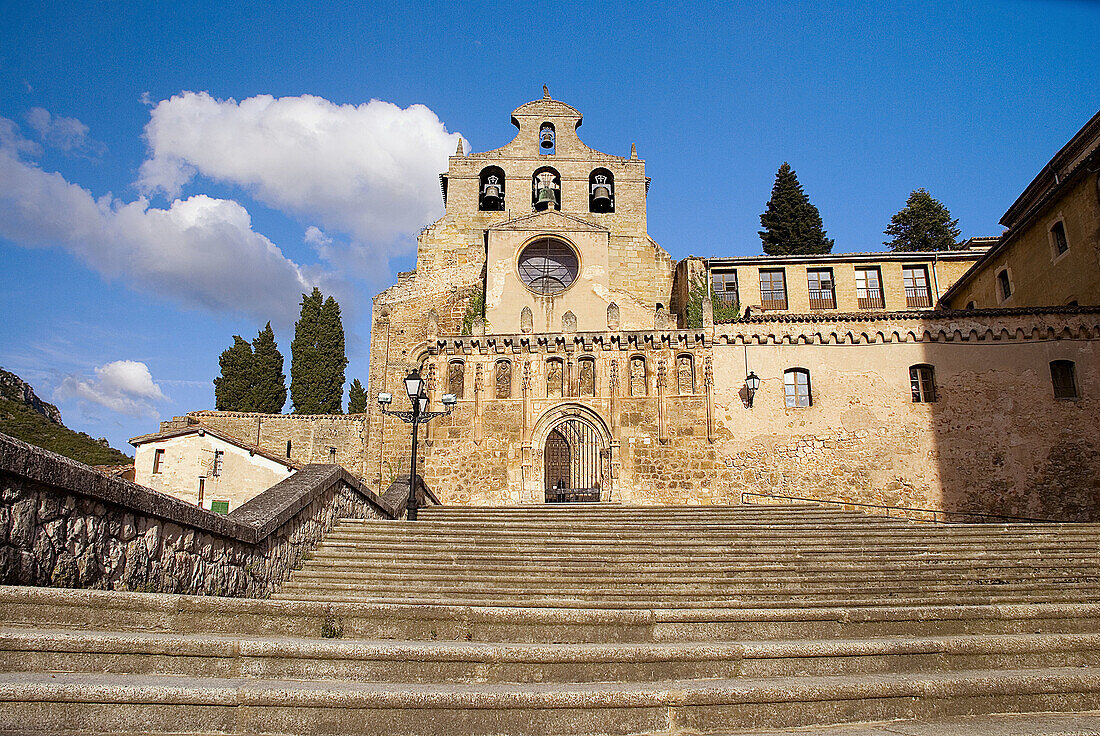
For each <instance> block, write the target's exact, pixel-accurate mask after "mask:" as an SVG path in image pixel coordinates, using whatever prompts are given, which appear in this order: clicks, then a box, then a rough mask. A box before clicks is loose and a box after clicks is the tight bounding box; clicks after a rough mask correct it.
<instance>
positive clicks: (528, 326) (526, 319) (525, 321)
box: [519, 307, 535, 335]
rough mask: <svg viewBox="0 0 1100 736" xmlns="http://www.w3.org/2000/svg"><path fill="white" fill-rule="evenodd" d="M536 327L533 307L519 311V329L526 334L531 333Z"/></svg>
mask: <svg viewBox="0 0 1100 736" xmlns="http://www.w3.org/2000/svg"><path fill="white" fill-rule="evenodd" d="M534 329H535V318H534V315H532V314H531V307H524V308H523V311H522V312H520V313H519V331H520V332H522V333H523V334H525V335H530V334H531V333H532V332H533V331H534Z"/></svg>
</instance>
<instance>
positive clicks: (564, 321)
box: [561, 312, 577, 335]
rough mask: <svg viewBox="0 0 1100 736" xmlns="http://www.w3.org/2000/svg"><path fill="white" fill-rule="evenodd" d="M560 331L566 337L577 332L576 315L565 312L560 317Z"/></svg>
mask: <svg viewBox="0 0 1100 736" xmlns="http://www.w3.org/2000/svg"><path fill="white" fill-rule="evenodd" d="M561 331H562V332H564V333H566V334H567V335H572V334H573V333H575V332H576V331H577V315H575V314H573V313H572V312H566V313H565V314H563V315H562V316H561Z"/></svg>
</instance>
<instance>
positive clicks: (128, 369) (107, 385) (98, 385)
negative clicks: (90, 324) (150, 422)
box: [53, 360, 168, 417]
mask: <svg viewBox="0 0 1100 736" xmlns="http://www.w3.org/2000/svg"><path fill="white" fill-rule="evenodd" d="M53 396H54V399H55V400H65V399H77V400H79V401H82V402H89V403H93V404H99V405H100V406H104V407H106V408H108V409H110V410H111V411H114V412H118V413H119V414H126V415H128V416H132V417H145V416H156V407H155V406H154V402H157V401H165V400H166V399H167V398H168V397H167V396H165V395H164V393H163V392H162V391H161V390H160V386H158V385H157V384H156V383H154V382H153V376H152V374H150V373H149V367H148V366H147V365H145V364H144V363H141V362H139V361H136V360H116V361H114V362H113V363H107V364H106V365H101V366H99V367H98V368H96V369H95V376H94V377H92V378H82V377H80V376H78V375H76V374H72V375H68V376H66V377H65V378H64V380H62V381H61V384H60V385H59V386H58V387H57V389H56V390H55V391H54V392H53Z"/></svg>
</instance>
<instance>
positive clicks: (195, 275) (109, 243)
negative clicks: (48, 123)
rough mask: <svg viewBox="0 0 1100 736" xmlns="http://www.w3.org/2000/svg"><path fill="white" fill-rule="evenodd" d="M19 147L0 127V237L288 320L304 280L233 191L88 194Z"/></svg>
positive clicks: (192, 296) (225, 306) (195, 299)
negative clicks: (128, 196)
mask: <svg viewBox="0 0 1100 736" xmlns="http://www.w3.org/2000/svg"><path fill="white" fill-rule="evenodd" d="M0 122H3V118H0ZM2 130H3V128H2V127H0V131H2ZM18 150H20V149H19V143H18V141H12V140H9V141H8V142H7V143H5V141H4V139H3V138H2V136H0V237H2V238H6V239H8V240H10V241H12V242H14V243H16V244H18V245H21V246H24V247H61V248H64V249H65V250H68V251H70V252H71V253H73V254H74V255H76V256H77V257H78V258H80V259H81V260H82V261H84V262H85V263H86V264H88V265H89V266H90V267H91V268H93V269H95V270H96V271H98V272H99V273H101V274H103V275H104V276H106V277H108V278H121V279H127V280H129V281H130V282H131V285H132V286H135V287H137V288H139V289H142V290H145V291H147V292H150V293H154V294H157V295H160V296H166V297H169V298H171V299H175V300H177V301H179V302H181V303H182V304H184V305H187V306H197V307H202V308H206V309H209V310H212V311H215V312H224V311H226V310H232V311H237V312H241V313H244V314H248V315H250V316H252V317H254V318H255V319H257V320H259V321H261V322H262V321H266V320H269V319H271V320H276V321H280V320H281V321H284V322H285V321H290V320H291V319H292V318H293V315H294V314H295V313H296V305H297V302H298V298H299V295H300V294H301V293H302V292H303V291H305V292H308V291H309V290H310V289H311V288H312V283H311V279H309V278H307V277H306V275H305V274H304V273H303V270H302V268H300V267H299V266H298V265H297V264H295V263H294V262H293V261H291V260H289V259H287V258H286V257H285V256H284V255H283V253H282V252H281V251H280V250H279V248H278V247H277V246H276V245H275V244H274V243H272V242H271V241H270V240H268V239H267V238H266V237H264V236H263V235H261V234H259V233H257V232H255V231H253V230H252V219H251V216H250V215H249V214H248V211H247V210H246V209H245V208H244V207H242V206H241V205H240V204H238V203H237V202H235V201H233V200H227V199H215V198H212V197H208V196H205V195H195V196H193V197H189V198H188V199H185V200H176V201H174V202H172V204H171V205H170V206H169V207H168V208H167V209H159V208H154V207H150V206H149V202H148V201H147V200H146V199H144V198H141V199H138V200H136V201H133V202H123V201H122V200H120V199H117V198H115V197H114V196H112V195H110V194H107V195H105V196H103V197H100V198H99V199H95V198H94V197H93V196H92V194H91V192H89V191H88V190H87V189H84V188H82V187H79V186H77V185H75V184H71V183H69V182H68V181H66V180H65V179H64V177H62V176H61V175H60V174H57V173H48V172H45V171H42V170H41V169H39V168H38V167H37V166H34V165H33V164H29V163H27V162H25V161H22V160H20V159H19V157H18Z"/></svg>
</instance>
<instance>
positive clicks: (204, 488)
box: [130, 426, 301, 513]
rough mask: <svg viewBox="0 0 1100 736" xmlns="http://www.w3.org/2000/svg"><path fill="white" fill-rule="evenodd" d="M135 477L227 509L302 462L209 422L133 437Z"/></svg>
mask: <svg viewBox="0 0 1100 736" xmlns="http://www.w3.org/2000/svg"><path fill="white" fill-rule="evenodd" d="M130 444H131V445H133V446H134V447H135V448H136V452H135V456H134V466H135V478H134V480H135V482H136V483H138V484H140V485H143V486H146V487H147V488H152V489H154V490H158V491H161V492H162V493H167V494H169V495H172V496H175V497H176V498H179V499H182V500H184V501H190V502H192V503H195V504H197V505H199V506H202V507H203V508H204V509H208V510H210V511H218V512H221V513H229V512H230V511H232V510H233V509H235V508H237V507H238V506H240V505H242V504H244V503H247V502H248V501H249V500H251V499H252V498H254V497H255V496H257V495H259V494H260V493H262V492H263V491H265V490H267V489H268V488H270V487H271V486H273V485H275V484H276V483H278V482H280V481H282V480H285V479H286V478H288V477H290V476H291V475H293V474H294V472H295V471H297V470H298V469H299V468H300V467H301V466H300V465H299V464H298V463H295V462H294V461H292V460H290V459H289V458H284V457H279V456H278V455H275V454H273V453H271V452H269V451H267V450H264V449H262V448H259V447H256V446H254V445H249V444H248V443H247V442H245V441H244V440H242V439H240V438H238V437H234V436H233V435H230V434H227V433H225V432H223V431H220V430H216V429H211V428H209V427H202V426H192V427H185V428H182V429H174V430H171V431H168V432H159V433H157V434H147V435H142V436H140V437H134V438H133V439H131V440H130Z"/></svg>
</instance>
